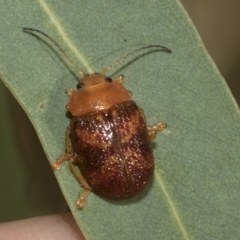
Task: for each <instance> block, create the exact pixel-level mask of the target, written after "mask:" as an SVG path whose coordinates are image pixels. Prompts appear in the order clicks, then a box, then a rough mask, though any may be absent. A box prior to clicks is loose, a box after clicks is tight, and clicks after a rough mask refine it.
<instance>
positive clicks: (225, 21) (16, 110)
mask: <svg viewBox="0 0 240 240" xmlns="http://www.w3.org/2000/svg"><path fill="white" fill-rule="evenodd" d="M181 2H182V4H183V6H184V7H185V9H186V11H187V12H188V14H189V16H190V18H191V19H192V21H193V23H194V24H195V27H196V29H197V31H198V32H199V34H200V36H201V38H202V41H203V43H204V45H205V47H206V48H207V50H208V52H209V54H210V55H211V57H212V59H213V60H214V62H215V63H216V65H217V67H218V69H219V71H220V72H221V74H222V76H223V77H224V78H225V79H226V81H227V83H228V85H229V87H230V89H231V91H232V93H233V95H234V97H235V99H236V101H237V102H238V104H239V103H240V94H239V90H240V79H239V77H240V67H239V65H240V28H239V22H238V21H240V2H239V1H225V0H211V1H209V0H181ZM0 110H1V116H2V117H1V119H0V123H1V124H0V132H1V134H0V143H1V144H0V159H1V161H0V169H1V170H0V189H1V195H0V222H5V221H12V220H16V219H23V218H27V217H33V216H40V215H46V214H50V213H57V212H64V211H67V210H68V207H67V204H66V202H65V200H64V198H63V196H62V194H61V191H60V189H59V186H58V184H57V181H56V179H55V176H54V174H53V172H52V171H51V169H50V165H49V163H48V160H47V159H46V156H45V153H44V152H43V150H42V147H41V144H40V142H39V140H38V138H37V135H36V133H35V130H34V129H33V127H32V125H31V122H30V121H29V119H28V118H27V116H26V114H25V113H24V111H23V110H22V108H21V107H20V106H19V104H18V103H17V102H16V100H15V99H14V98H13V97H12V96H11V94H10V93H9V91H8V89H7V88H6V87H5V86H4V84H3V83H2V82H1V81H0ZM63 135H64V134H63ZM9 209H11V211H9Z"/></svg>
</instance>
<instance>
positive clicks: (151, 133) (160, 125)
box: [139, 108, 167, 141]
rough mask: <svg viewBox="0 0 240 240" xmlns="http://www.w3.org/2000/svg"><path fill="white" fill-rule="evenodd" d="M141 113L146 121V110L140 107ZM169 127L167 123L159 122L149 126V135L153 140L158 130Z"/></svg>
mask: <svg viewBox="0 0 240 240" xmlns="http://www.w3.org/2000/svg"><path fill="white" fill-rule="evenodd" d="M139 110H140V113H141V115H142V118H143V120H144V122H145V123H146V122H147V121H146V117H145V114H144V111H143V110H142V109H141V108H140V109H139ZM166 128H167V124H165V123H162V122H159V123H157V124H156V125H155V126H153V127H147V130H148V136H149V138H150V141H153V140H154V139H155V137H156V136H157V131H159V132H162V131H164V130H165V129H166Z"/></svg>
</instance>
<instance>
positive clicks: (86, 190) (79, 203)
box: [69, 161, 92, 209]
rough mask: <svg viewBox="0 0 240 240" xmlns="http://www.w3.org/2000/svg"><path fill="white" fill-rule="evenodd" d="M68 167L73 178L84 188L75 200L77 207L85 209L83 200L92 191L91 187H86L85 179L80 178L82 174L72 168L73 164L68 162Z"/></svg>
mask: <svg viewBox="0 0 240 240" xmlns="http://www.w3.org/2000/svg"><path fill="white" fill-rule="evenodd" d="M69 167H70V169H71V171H72V173H73V175H74V176H75V178H76V179H77V180H78V182H79V183H80V184H81V185H82V187H83V188H84V190H83V192H82V193H81V194H80V197H79V198H78V200H77V206H78V207H79V208H80V209H83V208H84V207H85V198H86V197H87V195H88V194H89V193H90V191H91V190H92V189H91V187H90V186H89V185H88V183H87V181H86V179H85V178H84V177H83V176H82V174H81V173H80V172H79V171H78V170H77V169H76V167H75V166H74V164H73V162H71V161H70V162H69Z"/></svg>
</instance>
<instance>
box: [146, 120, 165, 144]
mask: <svg viewBox="0 0 240 240" xmlns="http://www.w3.org/2000/svg"><path fill="white" fill-rule="evenodd" d="M166 128H167V125H166V124H165V123H162V122H159V123H157V124H156V125H155V126H153V127H147V130H148V136H149V137H150V140H151V141H153V140H154V139H155V137H156V136H157V132H158V131H159V132H162V131H164V130H165V129H166Z"/></svg>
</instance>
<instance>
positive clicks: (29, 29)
mask: <svg viewBox="0 0 240 240" xmlns="http://www.w3.org/2000/svg"><path fill="white" fill-rule="evenodd" d="M23 31H33V32H38V33H41V34H42V35H44V36H45V37H47V38H48V39H49V40H51V41H52V42H53V43H54V44H55V46H56V47H57V48H58V50H59V51H60V52H62V53H63V55H64V56H65V57H66V58H67V60H68V61H69V62H70V63H71V64H72V65H73V66H74V68H75V69H76V70H77V72H78V73H79V75H80V76H81V77H82V78H83V77H84V73H83V71H81V70H80V69H79V68H78V66H77V65H76V64H75V63H74V62H73V60H72V59H71V58H70V57H69V56H68V55H67V53H66V52H65V51H64V50H63V49H62V48H61V47H60V45H59V44H58V43H57V42H56V41H55V40H53V38H51V37H50V36H48V35H47V34H46V33H44V32H42V31H40V30H37V29H34V28H23Z"/></svg>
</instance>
